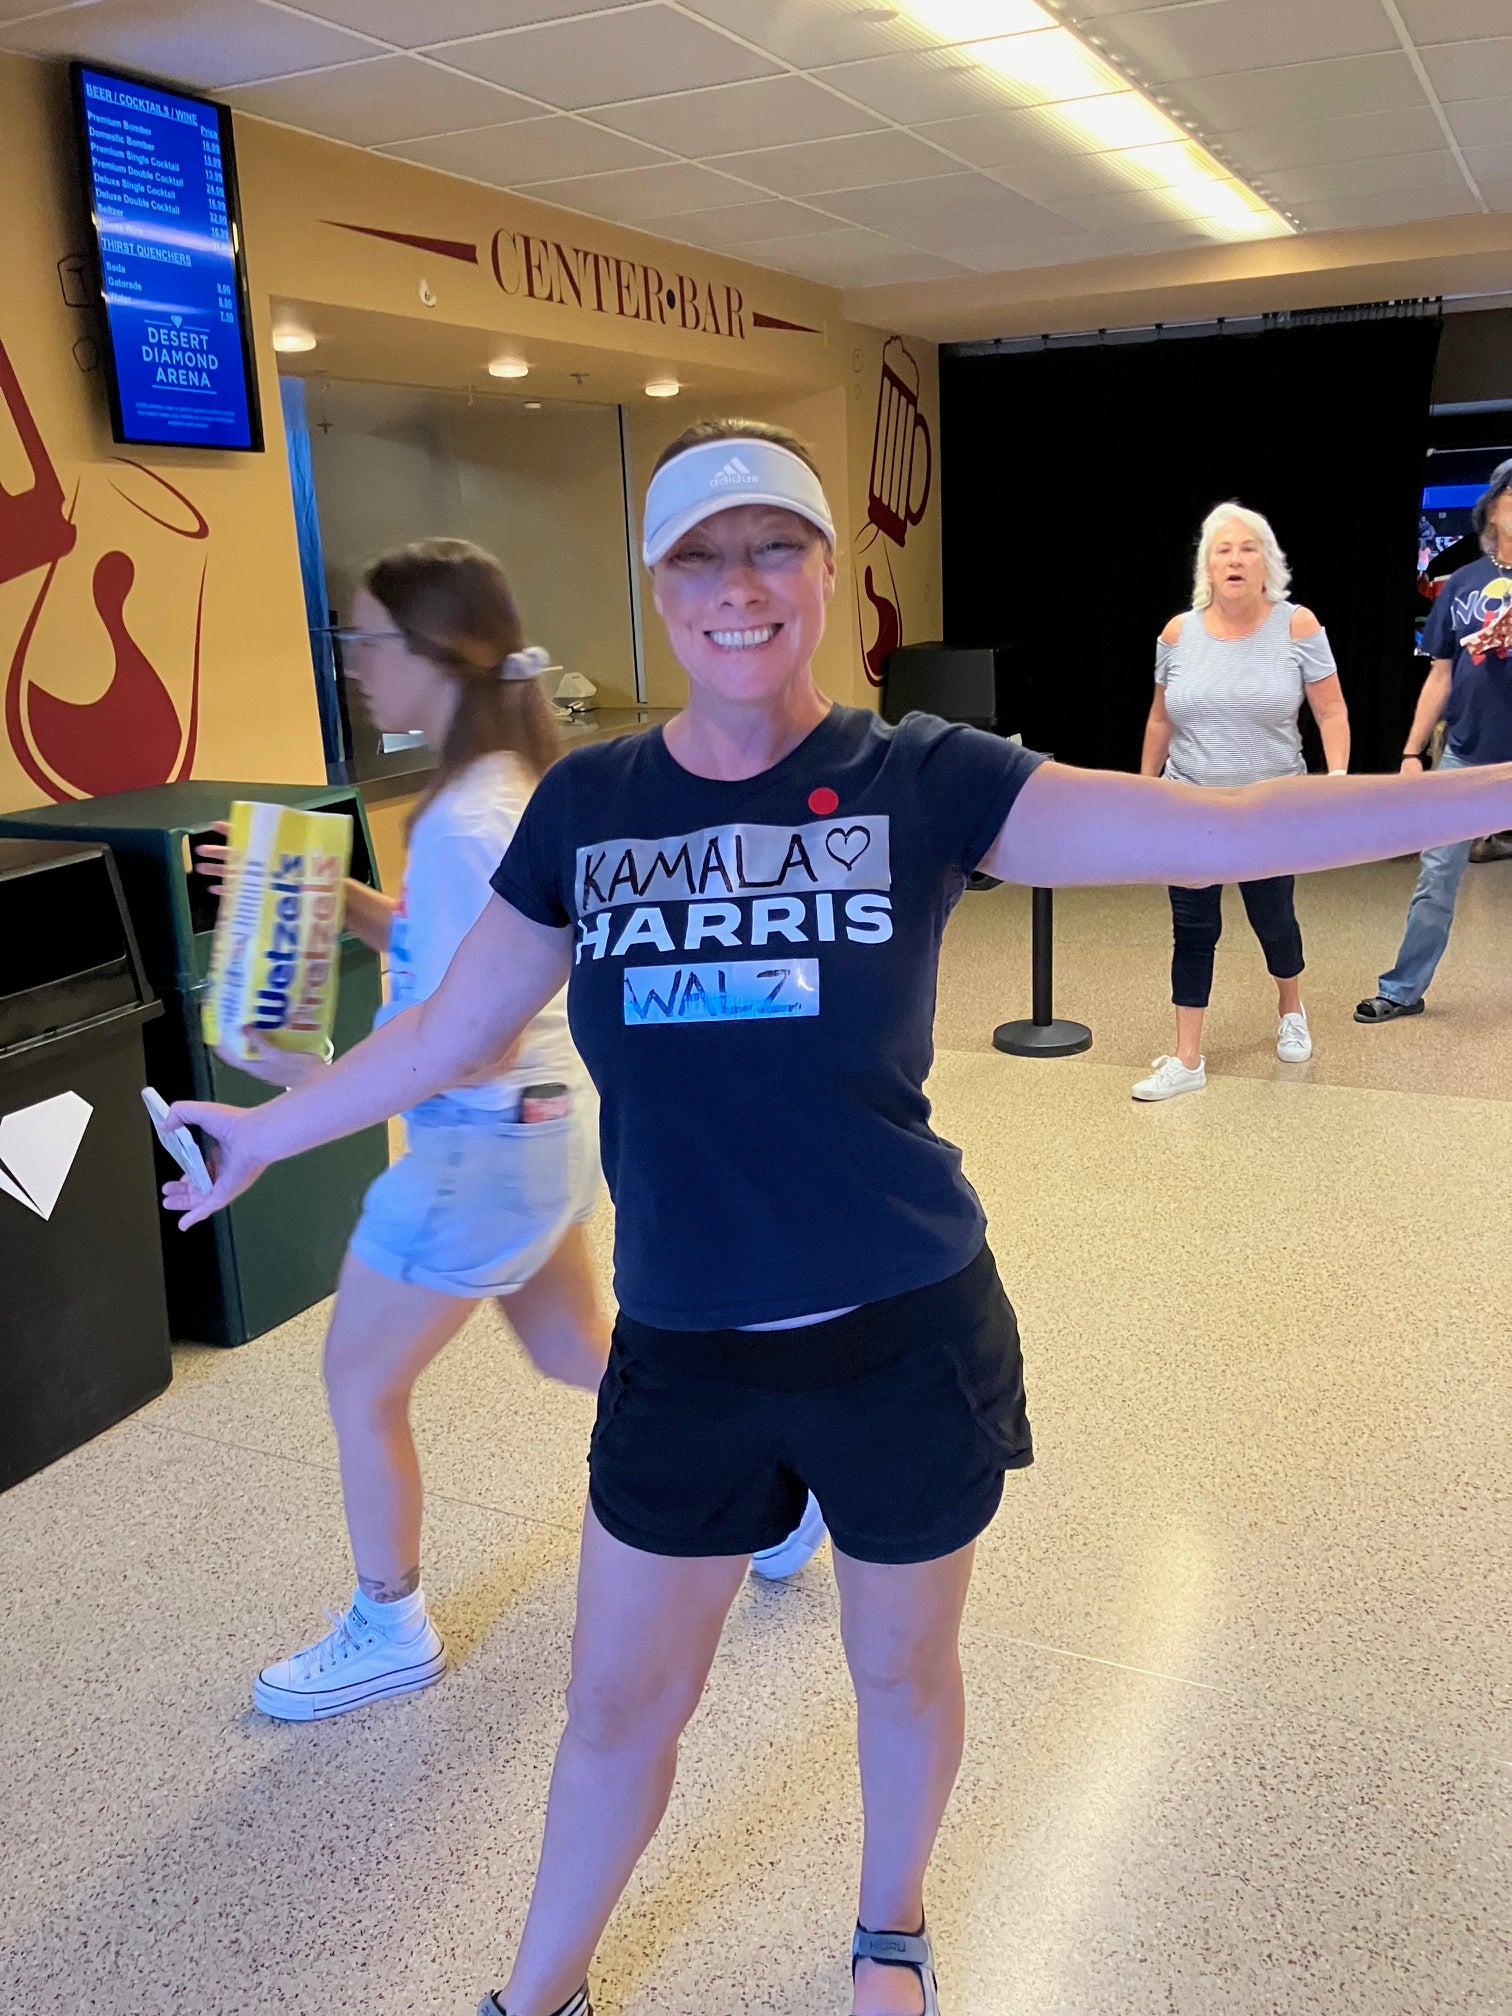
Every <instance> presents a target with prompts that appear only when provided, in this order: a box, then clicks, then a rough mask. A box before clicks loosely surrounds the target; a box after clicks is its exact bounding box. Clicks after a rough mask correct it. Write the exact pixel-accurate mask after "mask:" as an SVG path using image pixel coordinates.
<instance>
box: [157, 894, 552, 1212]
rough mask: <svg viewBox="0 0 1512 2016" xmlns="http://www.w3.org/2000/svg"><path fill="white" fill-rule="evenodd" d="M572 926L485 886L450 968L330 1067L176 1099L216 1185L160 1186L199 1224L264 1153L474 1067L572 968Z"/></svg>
mask: <svg viewBox="0 0 1512 2016" xmlns="http://www.w3.org/2000/svg"><path fill="white" fill-rule="evenodd" d="M571 947H572V934H571V932H570V931H569V930H555V929H551V928H549V927H548V926H546V925H543V924H536V923H534V922H533V921H532V920H531V919H530V918H528V917H524V916H522V915H521V914H520V912H519V911H518V910H516V909H514V908H513V907H512V906H511V905H510V904H508V903H506V902H505V901H504V900H503V898H502V897H499V896H491V897H490V898H489V900H488V904H487V907H486V908H485V909H484V911H483V914H482V915H481V916H480V917H479V919H478V921H477V923H476V924H475V925H474V926H473V927H472V929H471V931H469V933H468V934H467V936H466V937H465V938H464V939H463V941H462V943H461V945H459V946H458V948H457V955H456V957H455V958H454V959H453V960H452V963H451V965H450V966H449V967H448V968H447V973H446V978H445V979H444V980H443V981H442V982H441V985H440V986H439V987H438V988H437V989H436V991H435V993H434V994H432V995H431V997H430V998H429V1000H427V1001H422V1002H421V1003H420V1004H419V1006H418V1007H415V1008H411V1009H408V1010H407V1011H406V1012H405V1013H404V1014H403V1015H398V1016H396V1017H395V1018H394V1020H393V1021H392V1022H390V1023H388V1024H387V1025H386V1026H385V1027H384V1028H382V1029H378V1030H375V1031H374V1032H373V1034H372V1035H371V1036H369V1037H368V1038H367V1039H366V1041H365V1042H362V1043H359V1044H358V1045H357V1046H356V1048H355V1049H353V1050H350V1051H348V1052H347V1054H346V1056H345V1057H343V1058H342V1059H341V1060H340V1061H339V1062H338V1063H336V1064H334V1065H332V1067H331V1069H330V1070H329V1071H324V1072H322V1073H321V1074H320V1076H319V1077H318V1078H315V1079H313V1080H311V1081H310V1082H308V1083H306V1084H304V1085H301V1086H299V1087H298V1088H297V1089H296V1090H295V1091H292V1092H285V1093H284V1094H283V1096H282V1097H281V1098H278V1099H273V1100H270V1101H269V1103H268V1104H267V1105H265V1106H252V1107H241V1106H217V1105H209V1104H206V1103H204V1102H202V1101H200V1100H196V1099H181V1100H180V1101H179V1102H178V1103H177V1104H176V1105H175V1106H174V1108H173V1115H172V1117H173V1121H174V1124H175V1125H179V1126H189V1127H198V1128H200V1129H201V1130H202V1131H203V1132H204V1133H205V1134H206V1135H208V1137H209V1138H210V1140H211V1142H212V1143H213V1144H214V1149H213V1152H212V1154H211V1156H210V1158H209V1159H210V1165H211V1170H212V1173H213V1175H214V1178H215V1187H214V1188H213V1189H212V1190H211V1192H210V1194H209V1195H208V1196H203V1195H201V1193H200V1192H199V1191H197V1190H195V1189H193V1188H192V1187H191V1186H190V1185H189V1184H188V1183H187V1182H177V1183H170V1184H167V1185H166V1186H165V1187H164V1191H163V1197H164V1202H165V1203H166V1205H167V1208H168V1209H169V1210H170V1211H179V1212H182V1213H183V1216H182V1218H181V1219H180V1226H181V1228H187V1227H188V1226H190V1225H197V1224H198V1223H199V1222H200V1220H201V1219H202V1218H208V1217H209V1216H210V1215H211V1214H212V1213H213V1212H215V1211H219V1210H220V1209H221V1207H222V1206H223V1205H225V1204H229V1203H230V1201H231V1199H232V1198H233V1197H235V1196H238V1195H239V1194H240V1193H241V1192H242V1191H243V1190H245V1189H247V1188H248V1187H249V1186H250V1185H251V1184H253V1183H255V1182H256V1181H257V1178H258V1177H259V1176H260V1175H261V1174H262V1172H263V1170H264V1169H266V1168H267V1166H268V1165H269V1163H270V1162H282V1161H284V1160H285V1159H286V1158H287V1157H288V1156H290V1155H300V1154H303V1152H304V1151H305V1150H306V1149H307V1148H318V1147H320V1146H321V1144H322V1143H323V1142H326V1141H336V1140H339V1139H340V1137H341V1136H342V1135H344V1134H355V1133H357V1132H358V1130H359V1129H361V1128H363V1127H372V1126H375V1125H376V1124H377V1123H378V1122H379V1121H380V1120H387V1119H389V1118H390V1117H391V1116H392V1115H393V1114H395V1113H402V1112H404V1111H405V1110H406V1108H407V1107H410V1106H415V1105H418V1104H419V1102H420V1101H421V1100H422V1099H429V1098H431V1097H433V1096H434V1095H435V1094H436V1093H437V1092H444V1091H445V1090H446V1088H447V1087H448V1086H449V1085H459V1084H461V1083H462V1082H463V1081H464V1080H465V1079H466V1078H468V1077H469V1076H470V1075H471V1074H473V1073H474V1072H476V1071H478V1070H479V1069H480V1068H481V1067H483V1066H486V1065H490V1064H494V1063H496V1061H497V1059H498V1058H499V1057H500V1056H501V1055H502V1054H503V1053H504V1052H505V1051H506V1050H507V1049H508V1048H509V1046H510V1045H511V1044H512V1043H513V1042H514V1040H515V1038H516V1037H517V1036H518V1035H519V1034H520V1032H521V1030H523V1029H524V1028H525V1026H526V1024H527V1023H528V1022H529V1021H530V1020H531V1018H532V1016H534V1015H536V1014H538V1013H539V1012H540V1010H541V1009H542V1008H544V1007H545V1005H546V1003H547V1002H548V1001H549V1000H550V999H551V997H552V996H553V995H554V994H555V993H557V992H558V991H559V989H560V988H561V987H562V986H563V984H564V983H565V981H566V979H567V974H568V972H569V970H570V967H571V959H572V950H571Z"/></svg>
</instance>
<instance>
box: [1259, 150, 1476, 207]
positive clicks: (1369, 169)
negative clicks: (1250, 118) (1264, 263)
mask: <svg viewBox="0 0 1512 2016" xmlns="http://www.w3.org/2000/svg"><path fill="white" fill-rule="evenodd" d="M1266 180H1267V181H1268V182H1269V184H1270V187H1271V189H1272V190H1273V191H1274V193H1275V194H1276V195H1277V196H1278V197H1279V198H1280V199H1281V201H1282V202H1283V203H1285V204H1287V205H1288V206H1289V207H1290V208H1291V209H1293V210H1295V209H1297V208H1298V206H1299V205H1301V204H1304V203H1327V202H1330V201H1332V200H1333V199H1335V198H1338V197H1344V196H1353V195H1363V194H1368V193H1369V192H1370V191H1371V190H1379V191H1380V192H1381V193H1382V194H1383V195H1386V194H1391V193H1394V192H1400V191H1402V190H1407V189H1423V190H1429V189H1441V190H1457V189H1463V188H1464V187H1465V178H1464V176H1463V175H1462V174H1461V173H1460V166H1459V163H1458V162H1457V161H1456V160H1455V158H1454V156H1453V155H1452V154H1451V153H1450V152H1449V150H1448V148H1447V147H1440V148H1438V149H1437V150H1436V151H1433V152H1430V153H1425V154H1378V155H1375V156H1370V155H1366V156H1364V157H1362V158H1360V159H1358V160H1353V161H1325V162H1321V163H1319V164H1318V165H1316V166H1314V167H1311V168H1280V169H1277V170H1276V171H1275V172H1274V173H1273V174H1271V175H1269V176H1267V178H1266Z"/></svg>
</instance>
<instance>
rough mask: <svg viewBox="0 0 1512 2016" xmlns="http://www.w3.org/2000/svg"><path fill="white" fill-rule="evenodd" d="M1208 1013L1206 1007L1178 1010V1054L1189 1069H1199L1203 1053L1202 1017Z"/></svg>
mask: <svg viewBox="0 0 1512 2016" xmlns="http://www.w3.org/2000/svg"><path fill="white" fill-rule="evenodd" d="M1206 1013H1207V1010H1206V1009H1205V1008H1178V1009H1177V1010H1176V1055H1177V1056H1178V1057H1179V1058H1180V1060H1181V1062H1182V1063H1183V1064H1185V1066H1186V1068H1187V1069H1188V1071H1195V1070H1196V1069H1197V1061H1198V1059H1199V1058H1200V1057H1201V1055H1202V1018H1203V1016H1204V1015H1205V1014H1206Z"/></svg>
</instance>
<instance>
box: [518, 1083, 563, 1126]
mask: <svg viewBox="0 0 1512 2016" xmlns="http://www.w3.org/2000/svg"><path fill="white" fill-rule="evenodd" d="M571 1110H572V1094H571V1093H570V1092H569V1091H568V1089H567V1087H566V1086H565V1085H554V1084H553V1085H527V1086H526V1087H525V1090H524V1091H523V1092H522V1093H521V1094H520V1119H521V1121H522V1122H528V1121H534V1120H565V1119H566V1118H567V1115H568V1114H569V1113H570V1112H571Z"/></svg>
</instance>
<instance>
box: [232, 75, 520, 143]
mask: <svg viewBox="0 0 1512 2016" xmlns="http://www.w3.org/2000/svg"><path fill="white" fill-rule="evenodd" d="M226 95H227V98H228V100H229V102H230V103H231V104H232V105H234V106H236V107H237V109H238V110H239V111H243V112H256V113H258V114H260V115H261V116H262V117H263V118H265V119H281V120H282V121H283V123H284V124H285V125H286V126H302V127H304V128H305V129H306V130H307V131H309V132H311V133H324V134H326V135H328V136H329V138H331V139H333V140H353V141H355V142H356V143H357V145H358V146H360V147H373V146H377V145H379V144H381V143H382V142H383V141H385V140H417V139H420V138H422V137H423V136H424V135H426V134H429V133H454V132H455V131H456V130H457V128H458V127H460V126H485V125H498V124H501V123H502V122H503V121H505V120H507V119H531V118H534V116H535V114H536V110H537V108H536V107H535V106H534V105H532V104H531V103H530V101H529V100H528V99H526V98H517V97H515V95H514V93H513V92H512V91H501V90H499V89H498V88H497V87H496V86H495V85H492V84H480V83H479V82H478V81H477V79H476V78H473V77H459V76H458V75H457V73H456V71H454V70H441V69H438V68H437V67H436V65H435V64H434V63H425V62H421V61H420V60H418V59H417V58H416V57H413V56H379V57H377V58H375V59H374V60H373V61H372V62H369V63H343V64H342V65H341V66H340V68H339V69H336V70H315V71H311V72H309V73H307V74H306V75H305V76H303V77H280V78H274V79H273V80H272V82H270V83H267V84H244V85H239V86H235V87H233V88H232V89H231V90H230V91H228V93H227V94H226Z"/></svg>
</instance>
